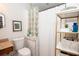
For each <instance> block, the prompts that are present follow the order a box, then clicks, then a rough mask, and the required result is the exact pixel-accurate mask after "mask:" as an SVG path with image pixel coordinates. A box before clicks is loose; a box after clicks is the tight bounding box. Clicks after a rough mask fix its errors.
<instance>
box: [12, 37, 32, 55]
mask: <svg viewBox="0 0 79 59" xmlns="http://www.w3.org/2000/svg"><path fill="white" fill-rule="evenodd" d="M13 42H14V47H15V49H16V50H17V53H18V56H31V51H30V49H29V48H27V47H24V37H22V38H16V39H13Z"/></svg>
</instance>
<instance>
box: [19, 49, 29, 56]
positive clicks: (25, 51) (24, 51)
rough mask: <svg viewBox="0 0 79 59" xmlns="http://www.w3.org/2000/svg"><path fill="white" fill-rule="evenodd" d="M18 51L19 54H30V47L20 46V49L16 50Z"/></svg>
mask: <svg viewBox="0 0 79 59" xmlns="http://www.w3.org/2000/svg"><path fill="white" fill-rule="evenodd" d="M18 53H19V54H21V55H28V54H30V49H29V48H22V49H20V50H18Z"/></svg>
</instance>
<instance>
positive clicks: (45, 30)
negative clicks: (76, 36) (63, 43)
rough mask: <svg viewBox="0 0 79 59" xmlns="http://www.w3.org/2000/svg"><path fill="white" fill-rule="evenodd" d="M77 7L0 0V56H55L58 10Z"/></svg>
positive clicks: (62, 4)
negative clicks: (3, 1)
mask: <svg viewBox="0 0 79 59" xmlns="http://www.w3.org/2000/svg"><path fill="white" fill-rule="evenodd" d="M78 6H79V4H78V3H77V4H76V3H75V4H74V5H73V4H68V3H0V46H1V47H0V49H1V50H0V55H1V56H56V53H58V52H56V45H57V40H56V39H57V30H58V29H57V24H59V23H57V21H58V20H57V19H59V18H58V17H57V12H60V11H62V10H65V8H67V7H70V8H71V7H72V8H75V7H78ZM58 15H59V14H58ZM60 15H61V14H60ZM72 19H73V18H72ZM74 19H76V18H74ZM76 21H77V19H76ZM76 21H75V22H76ZM63 23H64V22H63ZM67 24H68V25H70V23H67ZM70 26H71V25H70ZM59 27H60V26H59ZM62 27H63V24H62ZM62 30H64V29H63V28H62ZM67 30H68V29H67ZM65 31H66V30H65ZM68 33H74V32H68ZM61 36H62V35H61ZM2 47H3V48H2ZM77 54H78V53H77ZM78 55H79V54H78ZM64 56H65V55H64Z"/></svg>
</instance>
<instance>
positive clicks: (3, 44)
mask: <svg viewBox="0 0 79 59" xmlns="http://www.w3.org/2000/svg"><path fill="white" fill-rule="evenodd" d="M12 46H13V44H12V43H11V42H10V41H5V42H1V43H0V50H3V49H6V48H9V47H12Z"/></svg>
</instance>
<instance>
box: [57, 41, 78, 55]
mask: <svg viewBox="0 0 79 59" xmlns="http://www.w3.org/2000/svg"><path fill="white" fill-rule="evenodd" d="M56 49H58V50H60V51H63V52H66V53H68V54H73V55H77V56H79V52H77V51H72V50H69V49H67V48H63V47H61V43H60V42H59V44H58V45H57V47H56Z"/></svg>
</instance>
